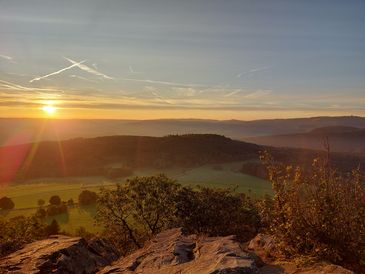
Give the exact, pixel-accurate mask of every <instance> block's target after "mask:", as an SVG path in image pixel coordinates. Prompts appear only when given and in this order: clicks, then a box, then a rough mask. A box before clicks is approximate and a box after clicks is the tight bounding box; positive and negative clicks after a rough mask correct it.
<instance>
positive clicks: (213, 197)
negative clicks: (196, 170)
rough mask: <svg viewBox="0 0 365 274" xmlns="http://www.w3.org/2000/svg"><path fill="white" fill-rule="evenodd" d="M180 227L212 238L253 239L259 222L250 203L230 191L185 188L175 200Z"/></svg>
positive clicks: (243, 197) (243, 196)
mask: <svg viewBox="0 0 365 274" xmlns="http://www.w3.org/2000/svg"><path fill="white" fill-rule="evenodd" d="M176 217H177V225H178V226H182V227H184V228H185V229H187V231H189V232H190V233H195V234H207V235H209V236H218V235H221V236H226V235H232V234H234V235H236V236H237V237H238V238H239V239H240V240H244V241H247V240H249V239H251V238H252V237H254V236H255V235H256V233H257V230H258V228H259V224H260V220H259V215H258V213H257V210H256V209H255V206H254V204H253V203H252V202H251V200H250V199H249V198H248V197H246V196H245V195H244V194H237V193H234V192H232V191H231V190H229V189H213V188H208V187H198V190H193V189H192V188H190V187H184V188H182V189H181V190H180V191H179V192H178V195H177V198H176Z"/></svg>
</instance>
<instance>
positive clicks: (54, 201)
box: [49, 195, 62, 206]
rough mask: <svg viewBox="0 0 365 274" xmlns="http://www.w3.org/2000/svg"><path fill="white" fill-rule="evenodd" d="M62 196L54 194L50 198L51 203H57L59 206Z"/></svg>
mask: <svg viewBox="0 0 365 274" xmlns="http://www.w3.org/2000/svg"><path fill="white" fill-rule="evenodd" d="M61 202H62V201H61V198H60V196H58V195H54V196H52V197H51V198H50V199H49V203H50V204H51V205H56V206H58V205H60V204H61Z"/></svg>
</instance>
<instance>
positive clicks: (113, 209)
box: [97, 175, 179, 253]
mask: <svg viewBox="0 0 365 274" xmlns="http://www.w3.org/2000/svg"><path fill="white" fill-rule="evenodd" d="M178 187H179V185H178V184H176V183H175V182H174V181H173V180H171V179H169V178H167V177H166V176H164V175H158V176H151V177H136V178H133V179H130V180H127V183H126V184H124V185H117V186H116V189H114V190H107V189H102V190H101V195H100V197H99V200H98V202H99V203H98V211H97V220H98V222H99V223H101V224H103V225H104V226H105V227H106V228H107V232H108V233H107V234H109V235H113V237H111V240H113V241H114V243H115V244H117V246H119V247H121V249H122V250H121V251H122V252H123V253H125V252H127V251H128V250H131V249H133V248H136V247H137V248H140V247H141V246H142V245H143V243H144V241H146V240H147V239H149V238H150V237H151V236H152V235H154V234H156V233H158V232H160V231H162V230H163V229H166V228H169V227H170V225H171V224H172V223H173V222H172V219H173V217H174V210H175V208H174V200H173V199H174V196H175V193H176V190H177V189H178Z"/></svg>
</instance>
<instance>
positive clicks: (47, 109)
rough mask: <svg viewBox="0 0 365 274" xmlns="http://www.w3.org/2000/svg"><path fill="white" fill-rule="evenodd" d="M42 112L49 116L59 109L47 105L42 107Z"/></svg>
mask: <svg viewBox="0 0 365 274" xmlns="http://www.w3.org/2000/svg"><path fill="white" fill-rule="evenodd" d="M42 110H43V111H44V112H45V113H46V114H48V115H52V114H54V113H55V112H56V110H57V108H55V107H54V106H51V105H46V106H43V107H42Z"/></svg>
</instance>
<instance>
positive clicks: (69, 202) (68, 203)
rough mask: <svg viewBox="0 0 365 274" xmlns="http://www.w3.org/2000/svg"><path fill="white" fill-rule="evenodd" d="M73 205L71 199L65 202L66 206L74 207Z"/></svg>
mask: <svg viewBox="0 0 365 274" xmlns="http://www.w3.org/2000/svg"><path fill="white" fill-rule="evenodd" d="M74 204H75V203H74V200H73V199H72V198H71V199H69V200H68V201H67V205H68V206H74Z"/></svg>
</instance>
